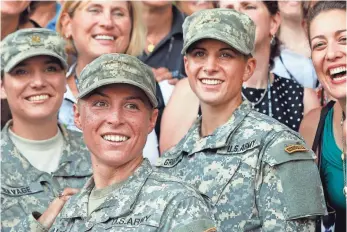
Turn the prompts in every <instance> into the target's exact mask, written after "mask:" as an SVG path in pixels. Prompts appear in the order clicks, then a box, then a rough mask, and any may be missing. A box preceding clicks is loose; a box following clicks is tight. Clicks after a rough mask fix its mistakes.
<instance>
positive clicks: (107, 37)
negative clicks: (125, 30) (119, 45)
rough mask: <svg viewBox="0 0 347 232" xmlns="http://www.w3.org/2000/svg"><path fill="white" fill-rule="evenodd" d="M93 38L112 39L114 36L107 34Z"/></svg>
mask: <svg viewBox="0 0 347 232" xmlns="http://www.w3.org/2000/svg"><path fill="white" fill-rule="evenodd" d="M95 39H100V40H114V37H113V36H109V35H97V36H95Z"/></svg>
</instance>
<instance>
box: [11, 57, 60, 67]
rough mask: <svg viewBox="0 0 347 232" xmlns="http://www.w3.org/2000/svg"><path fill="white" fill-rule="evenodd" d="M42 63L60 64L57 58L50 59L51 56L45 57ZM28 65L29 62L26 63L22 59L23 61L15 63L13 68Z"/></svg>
mask: <svg viewBox="0 0 347 232" xmlns="http://www.w3.org/2000/svg"><path fill="white" fill-rule="evenodd" d="M43 63H44V64H57V65H61V63H59V61H58V60H55V59H52V58H48V59H46V60H45V61H44V62H43ZM28 65H30V64H28V62H27V61H25V60H24V61H22V62H20V63H19V64H17V65H16V67H15V68H17V67H25V66H28Z"/></svg>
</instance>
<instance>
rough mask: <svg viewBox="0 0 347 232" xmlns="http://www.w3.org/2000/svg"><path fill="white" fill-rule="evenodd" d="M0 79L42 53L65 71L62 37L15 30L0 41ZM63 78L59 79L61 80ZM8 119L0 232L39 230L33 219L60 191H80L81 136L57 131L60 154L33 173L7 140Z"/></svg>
mask: <svg viewBox="0 0 347 232" xmlns="http://www.w3.org/2000/svg"><path fill="white" fill-rule="evenodd" d="M0 52H1V73H2V75H1V77H3V74H4V73H8V72H10V71H11V69H13V68H14V67H15V66H16V65H17V64H19V63H20V62H22V61H24V60H26V59H28V58H30V57H35V56H40V55H47V56H52V57H55V58H57V59H59V60H60V61H61V64H62V66H63V67H64V69H65V70H66V69H67V63H66V58H67V55H66V53H65V42H64V39H63V38H61V36H59V34H58V33H56V32H54V31H51V30H48V29H42V28H30V29H22V30H18V31H16V32H14V33H12V34H10V35H8V36H7V37H5V38H4V40H2V41H1V44H0ZM63 78H64V77H63ZM11 124H12V121H9V122H8V123H7V124H6V126H5V127H4V128H3V129H2V131H1V231H2V232H6V231H14V232H21V231H22V232H28V231H35V229H36V228H39V229H42V228H43V227H42V225H40V224H39V223H38V222H37V221H36V219H37V218H38V217H39V216H40V214H42V213H43V212H44V211H45V210H46V209H47V207H48V205H49V202H51V201H52V200H53V199H54V198H56V197H57V196H58V194H59V193H60V192H62V191H63V189H64V188H66V187H71V188H81V187H83V185H84V184H85V182H86V181H87V180H88V179H89V178H90V176H91V175H92V169H91V160H90V156H89V151H88V149H87V148H86V146H85V145H84V142H83V137H82V134H81V133H78V132H74V131H69V130H66V129H65V128H64V127H63V126H62V125H57V126H59V129H60V130H61V132H62V135H63V137H64V145H63V149H62V156H61V159H60V163H59V166H58V169H57V170H56V171H55V172H53V173H47V172H43V171H39V170H38V169H36V168H35V167H34V166H32V165H31V164H30V162H29V161H28V160H27V159H26V158H25V157H24V156H23V155H22V154H21V153H20V152H19V150H18V149H17V148H16V147H15V145H14V144H13V142H12V140H11V139H10V137H9V128H10V126H11Z"/></svg>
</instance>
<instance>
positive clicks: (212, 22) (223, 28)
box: [182, 9, 255, 55]
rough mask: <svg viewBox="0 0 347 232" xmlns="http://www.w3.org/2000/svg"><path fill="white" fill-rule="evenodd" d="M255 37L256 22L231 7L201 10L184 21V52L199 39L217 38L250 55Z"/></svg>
mask: <svg viewBox="0 0 347 232" xmlns="http://www.w3.org/2000/svg"><path fill="white" fill-rule="evenodd" d="M254 38H255V24H254V22H253V21H252V20H251V19H250V18H249V17H248V16H247V15H245V14H242V13H240V12H237V11H235V10H230V9H209V10H201V11H198V12H195V13H194V14H192V15H191V16H188V17H187V18H186V19H185V21H184V23H183V39H184V44H183V49H182V54H185V53H186V51H187V49H188V48H189V46H190V45H192V44H193V43H195V42H197V41H199V40H202V39H216V40H219V41H222V42H224V43H226V44H229V45H230V46H231V47H233V48H235V49H236V50H238V51H239V52H241V53H242V54H244V55H250V54H251V53H252V51H253V49H254Z"/></svg>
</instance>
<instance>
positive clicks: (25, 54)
mask: <svg viewBox="0 0 347 232" xmlns="http://www.w3.org/2000/svg"><path fill="white" fill-rule="evenodd" d="M35 56H52V57H55V58H57V59H59V60H60V62H61V64H62V65H63V67H64V69H66V70H67V68H68V64H67V62H66V60H65V59H64V58H63V57H61V56H59V55H57V54H56V53H54V52H52V51H50V50H48V49H35V50H26V51H25V52H20V53H19V54H17V55H16V56H15V57H13V58H12V59H11V61H10V62H9V63H8V64H7V65H6V67H5V68H4V71H5V72H6V73H7V72H9V71H11V70H12V69H13V68H14V67H16V65H18V64H19V63H20V62H22V61H24V60H26V59H28V58H31V57H35Z"/></svg>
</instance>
